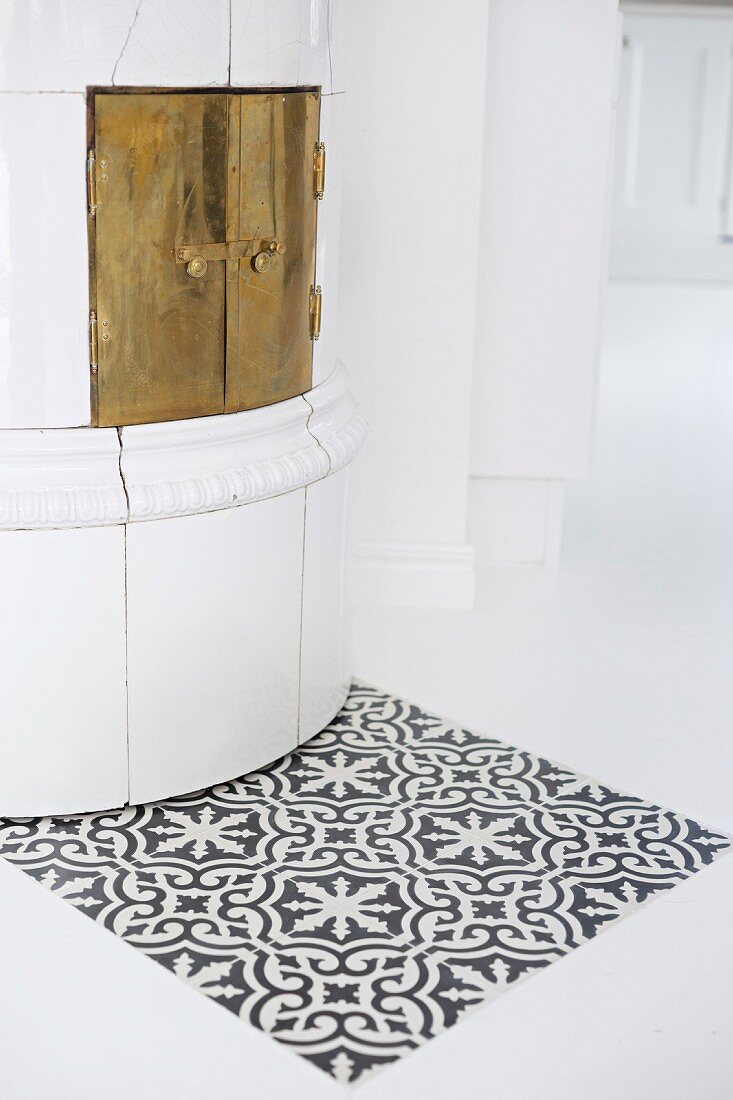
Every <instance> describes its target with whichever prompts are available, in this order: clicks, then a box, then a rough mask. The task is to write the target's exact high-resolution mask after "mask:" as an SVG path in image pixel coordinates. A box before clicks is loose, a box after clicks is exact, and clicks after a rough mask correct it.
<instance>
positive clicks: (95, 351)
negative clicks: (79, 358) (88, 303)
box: [89, 310, 99, 374]
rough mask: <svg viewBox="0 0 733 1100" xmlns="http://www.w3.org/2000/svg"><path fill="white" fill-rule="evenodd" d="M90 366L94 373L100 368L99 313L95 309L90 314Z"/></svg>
mask: <svg viewBox="0 0 733 1100" xmlns="http://www.w3.org/2000/svg"><path fill="white" fill-rule="evenodd" d="M89 366H90V367H91V371H92V374H96V373H97V371H98V370H99V342H98V338H97V315H96V313H95V312H94V310H92V311H91V313H90V314H89Z"/></svg>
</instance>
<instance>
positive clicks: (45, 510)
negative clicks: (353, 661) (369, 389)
mask: <svg viewBox="0 0 733 1100" xmlns="http://www.w3.org/2000/svg"><path fill="white" fill-rule="evenodd" d="M1 18H2V21H3V26H2V34H0V42H1V43H2V45H1V46H0V51H1V54H0V156H1V158H2V160H1V164H0V218H2V222H3V232H2V234H0V248H1V249H2V255H1V256H0V279H2V282H3V284H4V294H3V297H2V299H1V304H0V577H2V582H1V583H2V601H1V607H2V618H1V620H0V758H1V759H2V767H1V768H0V813H3V814H11V815H13V814H41V813H70V812H76V811H83V810H92V809H102V808H107V807H113V806H120V805H123V804H124V803H126V802H133V803H138V802H144V801H148V800H152V799H157V798H162V797H166V796H169V795H174V794H180V793H182V792H185V791H190V790H192V789H195V788H198V787H201V786H204V785H208V784H211V783H215V782H219V781H223V780H226V779H229V778H231V777H232V776H235V775H238V774H241V773H242V772H245V771H248V770H251V769H252V768H256V767H260V766H263V765H265V764H267V763H268V762H270V761H272V760H274V759H276V758H277V757H279V756H281V755H283V754H284V753H286V752H288V751H290V750H292V749H294V748H295V747H296V746H297V745H298V744H299V743H301V742H303V741H304V740H306V739H307V738H309V737H311V736H313V734H315V733H316V732H317V731H318V730H320V729H322V728H323V727H324V726H325V725H326V724H327V723H328V722H329V721H330V720H331V718H332V717H333V715H334V714H335V713H336V712H337V711H338V709H339V707H340V706H341V704H342V702H343V700H344V698H345V696H346V692H347V687H348V683H349V678H350V676H349V673H350V669H349V663H348V655H347V647H346V622H345V612H344V596H343V566H344V526H345V524H344V519H345V506H346V493H347V480H348V470H347V467H348V464H349V462H350V461H351V459H352V458H353V456H354V454H355V453H356V451H357V449H358V447H359V444H360V442H361V439H362V437H363V433H364V421H363V419H362V417H361V416H360V414H359V412H358V410H357V409H356V407H355V405H354V403H353V401H352V399H351V397H350V395H349V392H348V387H347V383H346V377H345V371H344V368H343V367H342V366H340V365H339V364H337V362H336V360H335V348H334V325H333V317H334V312H335V302H336V289H337V286H336V284H337V277H336V276H337V272H336V261H337V247H338V239H337V238H338V214H339V198H340V195H339V190H340V189H339V175H340V172H339V151H340V145H339V104H340V102H341V93H342V92H343V84H342V80H341V69H340V65H341V51H340V48H339V39H338V26H339V24H338V6H337V5H336V4H334V3H325V2H321V0H312V2H310V0H308V2H306V0H289V2H287V3H280V4H277V5H273V4H268V3H266V2H264V0H259V2H256V3H251V2H247V3H245V2H244V0H233V2H232V3H231V4H230V3H229V2H228V0H207V3H205V4H204V3H194V2H193V0H186V2H181V0H176V2H174V0H166V2H156V3H155V4H147V3H145V2H144V0H143V2H142V3H140V2H138V0H116V2H115V3H114V4H112V3H99V2H97V0H82V2H80V3H77V4H75V5H74V6H73V9H70V8H69V6H68V5H66V4H64V3H61V0H58V2H49V3H45V4H44V5H41V6H37V5H26V4H20V3H17V4H10V5H7V6H6V8H5V9H4V11H3V14H2V17H1ZM326 160H327V169H326Z"/></svg>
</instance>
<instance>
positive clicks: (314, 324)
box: [309, 286, 323, 340]
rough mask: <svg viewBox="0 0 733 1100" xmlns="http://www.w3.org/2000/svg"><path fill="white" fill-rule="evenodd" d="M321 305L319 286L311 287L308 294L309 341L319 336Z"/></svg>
mask: <svg viewBox="0 0 733 1100" xmlns="http://www.w3.org/2000/svg"><path fill="white" fill-rule="evenodd" d="M322 303H323V294H322V293H321V288H320V287H319V286H312V287H311V293H310V302H309V309H310V322H311V340H317V339H318V337H319V336H320V335H321V306H322Z"/></svg>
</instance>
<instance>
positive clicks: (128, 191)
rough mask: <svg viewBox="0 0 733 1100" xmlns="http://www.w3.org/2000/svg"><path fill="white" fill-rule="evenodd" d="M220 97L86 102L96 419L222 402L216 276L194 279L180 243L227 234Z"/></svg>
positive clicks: (185, 411)
mask: <svg viewBox="0 0 733 1100" xmlns="http://www.w3.org/2000/svg"><path fill="white" fill-rule="evenodd" d="M227 99H228V97H227V96H226V95H219V94H210V93H203V94H181V95H179V94H176V95H154V94H144V93H143V94H133V95H117V94H111V95H104V94H102V95H99V94H98V95H97V96H96V97H95V105H94V106H95V122H96V174H97V211H96V219H95V220H96V233H95V236H96V276H97V278H96V284H97V285H96V291H97V294H96V312H97V344H98V357H99V371H98V374H97V380H98V410H99V411H98V421H97V422H98V424H100V425H110V424H139V423H145V422H148V421H156V420H174V419H178V418H184V417H189V416H206V415H207V414H210V413H217V412H221V411H222V410H223V407H224V342H225V341H224V331H225V316H224V272H223V271H222V269H221V266H222V265H219V264H212V265H211V269H210V271H209V272H208V273H207V277H206V278H205V279H193V278H191V277H190V276H189V275H188V274H187V273H186V269H185V267H182V266H180V265H179V264H177V263H176V259H175V257H176V245H177V244H178V243H180V242H182V241H184V240H191V239H193V240H198V241H212V242H213V241H220V240H223V235H224V233H225V229H226V195H225V190H226V165H227Z"/></svg>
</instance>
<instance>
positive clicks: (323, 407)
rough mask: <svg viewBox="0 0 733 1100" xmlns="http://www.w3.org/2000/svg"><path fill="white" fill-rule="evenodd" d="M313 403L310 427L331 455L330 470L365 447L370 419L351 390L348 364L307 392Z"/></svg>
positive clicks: (345, 464)
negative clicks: (367, 419) (359, 406)
mask: <svg viewBox="0 0 733 1100" xmlns="http://www.w3.org/2000/svg"><path fill="white" fill-rule="evenodd" d="M303 396H304V397H305V400H306V402H307V403H308V405H310V408H311V416H310V417H309V419H308V430H309V431H310V433H311V434H312V435H314V436H315V438H316V439H317V440H318V442H319V444H320V445H321V447H322V448H323V450H324V451H325V452H326V454H327V455H328V459H329V464H330V465H329V472H330V473H335V471H336V470H340V469H341V467H342V466H347V465H348V464H349V462H351V460H352V459H353V458H354V456H355V455H356V453H357V452H358V450H359V448H360V447H361V445H362V443H363V442H364V439H365V437H366V433H367V421H366V417H365V416H364V414H363V413H362V412H361V410H360V409H359V408H358V406H357V404H356V402H355V400H354V398H353V397H352V395H351V393H350V391H349V374H348V371H347V370H346V367H345V366H344V364H343V363H342V362H340V361H337V363H336V370H335V371H334V372H333V374H332V375H331V377H330V378H329V379H327V381H325V382H324V383H323V384H322V385H320V386H316V388H315V389H313V390H310V392H309V393H306V394H304V395H303Z"/></svg>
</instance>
